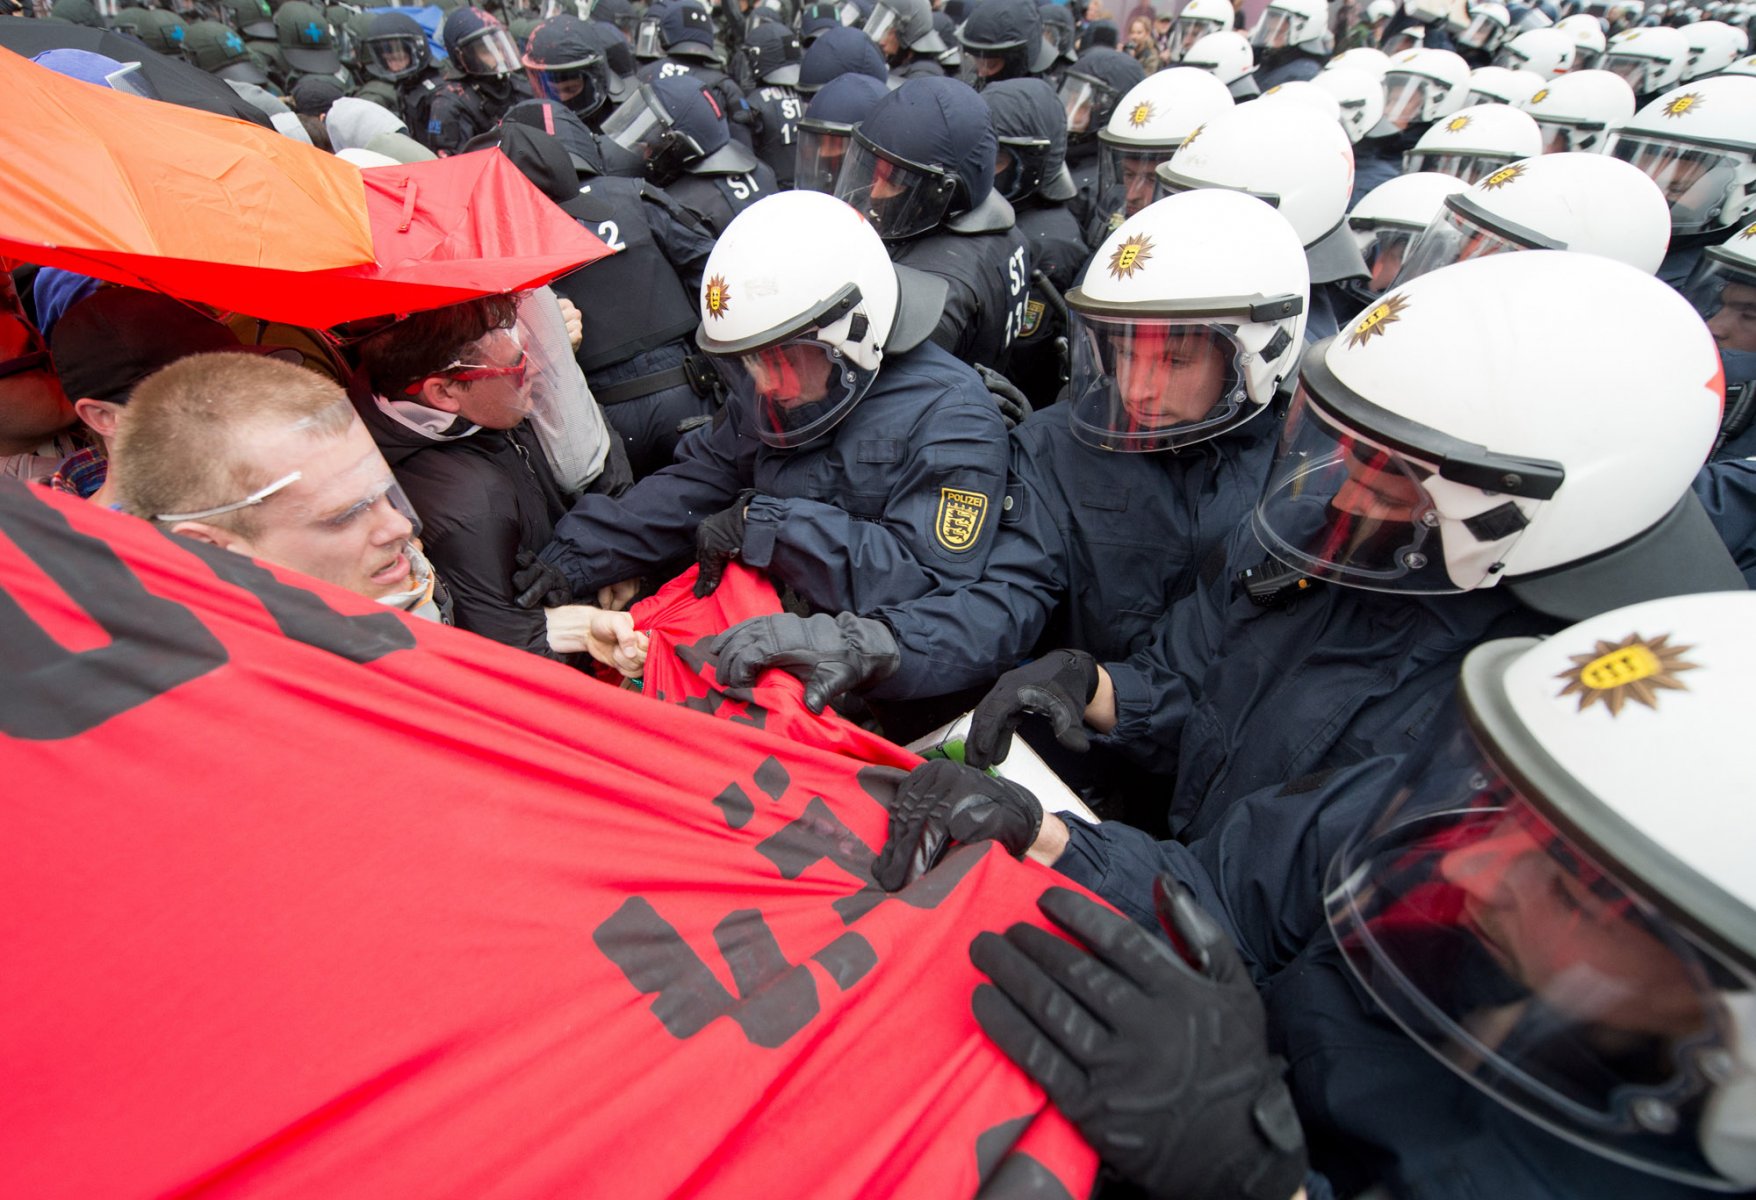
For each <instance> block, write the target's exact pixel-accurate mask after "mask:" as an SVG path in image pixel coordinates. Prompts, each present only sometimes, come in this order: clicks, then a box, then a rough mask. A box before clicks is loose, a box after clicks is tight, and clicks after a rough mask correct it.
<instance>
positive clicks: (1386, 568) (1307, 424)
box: [1254, 384, 1461, 593]
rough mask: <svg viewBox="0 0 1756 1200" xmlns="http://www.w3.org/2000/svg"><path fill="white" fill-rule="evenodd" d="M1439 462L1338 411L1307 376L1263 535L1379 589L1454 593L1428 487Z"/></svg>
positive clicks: (1284, 440)
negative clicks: (1370, 433)
mask: <svg viewBox="0 0 1756 1200" xmlns="http://www.w3.org/2000/svg"><path fill="white" fill-rule="evenodd" d="M1434 475H1435V470H1434V468H1433V467H1432V465H1430V464H1427V463H1421V462H1417V461H1415V460H1414V459H1411V458H1408V457H1406V456H1405V455H1403V454H1401V453H1400V452H1398V451H1395V450H1390V449H1388V448H1386V447H1384V446H1382V445H1380V444H1378V443H1376V442H1374V441H1371V440H1370V439H1368V438H1366V437H1364V436H1363V435H1361V434H1360V433H1358V432H1357V431H1355V430H1352V429H1349V428H1348V427H1346V426H1345V425H1343V424H1341V423H1340V421H1339V420H1337V419H1335V418H1332V417H1331V416H1330V415H1329V414H1328V413H1326V412H1325V411H1324V410H1323V409H1322V408H1321V407H1320V406H1318V405H1317V404H1314V403H1313V402H1312V400H1311V394H1310V392H1309V391H1308V390H1307V389H1306V387H1305V386H1304V385H1303V384H1301V385H1300V387H1299V391H1298V394H1297V396H1295V397H1294V399H1293V406H1292V408H1291V410H1290V411H1289V412H1288V414H1287V421H1286V428H1285V429H1284V430H1283V431H1282V433H1281V441H1280V448H1279V450H1278V452H1277V455H1276V458H1275V464H1274V470H1273V471H1272V472H1271V474H1270V475H1269V479H1268V487H1267V489H1266V490H1265V491H1264V492H1263V495H1262V499H1261V501H1260V502H1259V503H1258V504H1257V506H1256V514H1255V518H1254V521H1255V530H1256V537H1257V539H1258V540H1259V541H1261V543H1262V544H1263V546H1264V547H1266V548H1267V550H1268V552H1269V553H1270V554H1272V555H1274V557H1276V558H1278V559H1280V560H1281V561H1282V562H1284V563H1286V564H1287V565H1288V566H1290V567H1293V568H1294V569H1296V570H1299V571H1303V572H1304V573H1305V574H1307V575H1310V576H1312V577H1313V578H1316V579H1328V580H1332V581H1334V582H1336V583H1341V584H1346V585H1347V586H1349V587H1359V588H1367V589H1369V590H1372V591H1382V592H1418V593H1436V592H1455V591H1459V590H1461V589H1460V588H1459V587H1458V585H1457V584H1455V583H1453V582H1452V581H1451V579H1450V577H1449V576H1448V575H1447V574H1446V573H1445V569H1444V554H1443V552H1442V550H1441V548H1440V545H1439V536H1438V525H1439V513H1438V509H1437V507H1436V505H1435V504H1434V502H1433V498H1432V497H1431V496H1430V495H1429V494H1428V491H1427V481H1428V480H1429V479H1431V478H1433V477H1434Z"/></svg>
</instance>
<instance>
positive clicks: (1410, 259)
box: [1394, 167, 1565, 284]
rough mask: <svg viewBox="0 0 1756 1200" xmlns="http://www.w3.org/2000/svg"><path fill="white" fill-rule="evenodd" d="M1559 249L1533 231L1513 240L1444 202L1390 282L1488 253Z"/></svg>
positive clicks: (1548, 239)
mask: <svg viewBox="0 0 1756 1200" xmlns="http://www.w3.org/2000/svg"><path fill="white" fill-rule="evenodd" d="M1418 169H1422V170H1435V169H1436V168H1433V167H1425V168H1418ZM1560 249H1565V247H1563V246H1559V245H1557V244H1556V243H1555V242H1554V240H1553V239H1550V238H1544V237H1542V236H1540V235H1539V234H1537V233H1535V232H1528V233H1527V234H1526V235H1525V236H1524V237H1522V238H1520V237H1513V236H1512V235H1511V234H1510V233H1508V232H1506V231H1505V230H1502V229H1496V228H1493V227H1491V226H1490V225H1489V224H1488V223H1487V222H1485V221H1483V220H1481V219H1480V218H1479V217H1477V216H1474V215H1472V214H1470V213H1468V212H1466V211H1464V210H1463V209H1462V208H1460V207H1459V206H1458V205H1456V204H1454V203H1451V202H1449V201H1448V202H1447V203H1446V204H1445V205H1444V206H1443V207H1441V208H1440V209H1439V212H1438V215H1437V216H1435V217H1434V218H1433V219H1432V220H1431V221H1430V222H1428V223H1427V227H1426V228H1425V229H1423V230H1421V234H1420V236H1419V237H1417V238H1416V239H1415V241H1414V245H1412V246H1411V247H1409V251H1408V254H1407V256H1406V257H1405V258H1404V259H1403V263H1402V270H1401V272H1400V273H1399V274H1398V275H1397V276H1396V279H1395V280H1394V283H1395V284H1402V283H1407V282H1408V281H1409V280H1411V279H1418V278H1420V277H1421V276H1422V275H1425V274H1427V273H1428V272H1429V271H1437V270H1438V269H1439V268H1440V267H1448V266H1450V265H1451V264H1452V263H1459V262H1463V261H1464V260H1465V259H1470V258H1485V257H1487V256H1488V255H1490V254H1506V253H1508V252H1511V251H1516V250H1560Z"/></svg>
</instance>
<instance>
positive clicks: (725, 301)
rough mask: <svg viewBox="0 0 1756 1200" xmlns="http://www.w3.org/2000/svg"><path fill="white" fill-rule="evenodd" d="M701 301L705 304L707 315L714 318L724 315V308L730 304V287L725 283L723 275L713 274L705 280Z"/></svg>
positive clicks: (717, 318)
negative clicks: (705, 285) (705, 284)
mask: <svg viewBox="0 0 1756 1200" xmlns="http://www.w3.org/2000/svg"><path fill="white" fill-rule="evenodd" d="M702 303H703V304H705V305H706V306H707V315H708V316H710V317H712V318H713V319H714V320H716V321H717V320H719V319H720V318H721V317H723V316H725V315H726V310H728V309H729V308H731V306H732V289H731V288H730V287H728V286H727V285H726V277H725V276H724V275H715V276H714V277H713V278H712V279H709V280H708V281H707V290H706V292H705V293H704V294H703V297H702Z"/></svg>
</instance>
